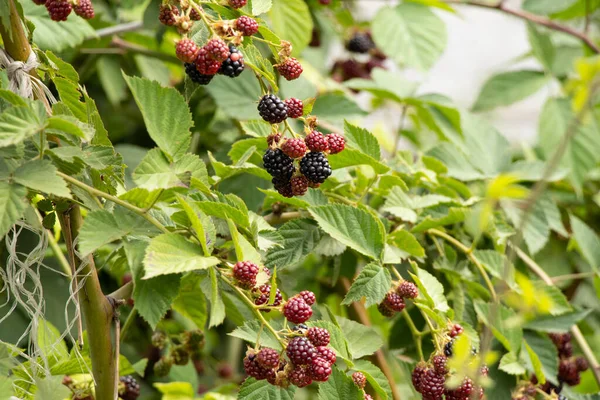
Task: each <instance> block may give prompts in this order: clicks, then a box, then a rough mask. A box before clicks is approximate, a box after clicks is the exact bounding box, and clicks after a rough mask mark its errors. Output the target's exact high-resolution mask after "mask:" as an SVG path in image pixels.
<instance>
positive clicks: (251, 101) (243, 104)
mask: <svg viewBox="0 0 600 400" xmlns="http://www.w3.org/2000/svg"><path fill="white" fill-rule="evenodd" d="M206 88H207V90H208V92H209V93H210V95H211V96H212V97H213V98H214V99H215V102H216V103H217V105H218V106H219V109H220V110H222V111H223V112H224V113H225V114H226V115H227V116H229V117H231V118H235V119H239V120H254V119H256V118H258V111H257V108H256V107H257V106H258V100H259V99H260V93H261V92H260V86H259V85H258V81H257V80H256V78H255V77H254V74H252V73H251V72H243V73H242V74H241V75H240V76H239V77H237V78H236V79H231V78H229V77H227V76H217V77H216V78H215V79H213V81H212V82H211V83H210V85H208V86H207V87H206Z"/></svg>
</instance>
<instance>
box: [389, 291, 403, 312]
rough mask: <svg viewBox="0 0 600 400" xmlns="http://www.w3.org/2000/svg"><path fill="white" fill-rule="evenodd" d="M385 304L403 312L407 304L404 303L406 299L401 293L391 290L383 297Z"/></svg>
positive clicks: (393, 309)
mask: <svg viewBox="0 0 600 400" xmlns="http://www.w3.org/2000/svg"><path fill="white" fill-rule="evenodd" d="M383 302H384V304H385V305H386V307H387V308H389V309H390V310H392V311H396V312H402V310H404V307H405V306H406V304H405V303H404V299H403V298H402V297H400V295H399V294H398V293H396V292H390V293H388V294H387V295H386V296H385V299H383Z"/></svg>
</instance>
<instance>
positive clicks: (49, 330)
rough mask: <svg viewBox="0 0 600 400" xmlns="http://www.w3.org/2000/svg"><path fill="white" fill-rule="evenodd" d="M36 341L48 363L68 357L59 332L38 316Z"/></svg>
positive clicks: (54, 362) (67, 351) (51, 363)
mask: <svg viewBox="0 0 600 400" xmlns="http://www.w3.org/2000/svg"><path fill="white" fill-rule="evenodd" d="M37 326H38V329H37V332H36V341H37V347H38V348H39V349H40V351H41V353H42V354H43V356H44V357H45V358H46V359H47V360H48V363H49V364H50V365H53V364H56V363H57V362H60V361H62V360H65V359H67V358H69V350H67V345H66V343H65V341H64V340H63V338H62V337H61V333H60V332H59V330H58V329H56V327H55V326H54V325H52V324H51V323H50V322H49V321H47V320H45V319H43V318H38V321H37Z"/></svg>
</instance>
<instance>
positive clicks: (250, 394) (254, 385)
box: [237, 378, 296, 400]
mask: <svg viewBox="0 0 600 400" xmlns="http://www.w3.org/2000/svg"><path fill="white" fill-rule="evenodd" d="M294 393H296V387H295V386H290V387H288V388H287V389H284V388H282V387H278V386H274V385H271V384H270V383H269V382H267V381H265V380H262V381H257V380H256V379H254V378H246V380H245V381H244V383H242V386H241V387H240V392H239V393H238V397H237V398H238V400H294Z"/></svg>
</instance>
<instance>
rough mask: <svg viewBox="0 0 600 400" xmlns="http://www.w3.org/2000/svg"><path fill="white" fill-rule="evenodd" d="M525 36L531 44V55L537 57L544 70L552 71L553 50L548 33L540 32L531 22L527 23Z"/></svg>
mask: <svg viewBox="0 0 600 400" xmlns="http://www.w3.org/2000/svg"><path fill="white" fill-rule="evenodd" d="M527 37H528V38H529V43H530V44H531V50H532V51H533V55H534V56H535V58H537V59H538V60H539V61H540V62H541V63H542V65H543V66H544V68H545V69H546V71H552V66H553V65H554V57H555V50H554V45H553V44H552V40H551V39H550V35H549V34H547V33H544V32H541V30H540V29H538V28H537V27H536V26H535V25H534V24H533V23H532V22H528V23H527Z"/></svg>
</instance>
